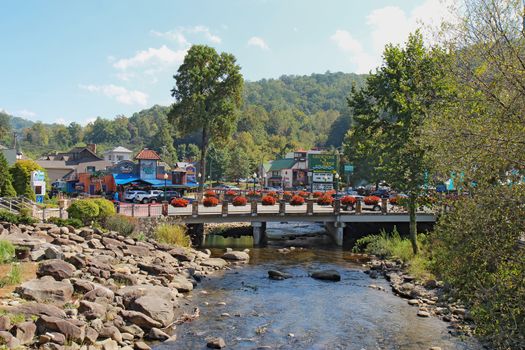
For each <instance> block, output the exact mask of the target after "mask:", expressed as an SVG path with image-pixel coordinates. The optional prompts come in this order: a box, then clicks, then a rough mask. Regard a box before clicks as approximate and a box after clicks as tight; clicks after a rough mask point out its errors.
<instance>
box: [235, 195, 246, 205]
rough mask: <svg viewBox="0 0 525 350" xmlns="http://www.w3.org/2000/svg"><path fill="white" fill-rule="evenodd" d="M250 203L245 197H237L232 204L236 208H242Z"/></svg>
mask: <svg viewBox="0 0 525 350" xmlns="http://www.w3.org/2000/svg"><path fill="white" fill-rule="evenodd" d="M247 203H248V200H247V199H246V197H243V196H237V197H235V198H234V199H233V201H232V204H233V205H234V206H236V207H242V206H243V205H246V204H247Z"/></svg>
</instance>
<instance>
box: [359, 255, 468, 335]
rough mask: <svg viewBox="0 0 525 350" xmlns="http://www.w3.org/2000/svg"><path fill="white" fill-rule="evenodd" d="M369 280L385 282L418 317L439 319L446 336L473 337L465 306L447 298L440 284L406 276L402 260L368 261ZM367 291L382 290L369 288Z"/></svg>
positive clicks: (377, 287)
mask: <svg viewBox="0 0 525 350" xmlns="http://www.w3.org/2000/svg"><path fill="white" fill-rule="evenodd" d="M365 266H366V267H367V270H365V273H367V274H368V275H369V276H370V277H371V278H374V279H376V278H385V279H386V280H387V281H389V282H390V286H391V288H392V291H393V292H394V294H396V295H398V296H400V297H401V298H404V299H407V302H408V304H409V305H411V306H413V307H414V308H417V311H415V312H417V316H419V317H438V318H440V319H441V320H443V321H444V322H448V323H449V324H450V325H449V327H448V330H449V333H450V334H452V335H454V336H463V335H468V336H470V335H472V333H473V329H474V324H473V322H472V318H471V316H470V313H469V312H468V310H467V309H466V308H465V305H463V304H462V303H461V301H459V300H454V299H453V298H450V297H448V296H447V293H446V289H445V288H444V286H443V283H442V282H440V281H436V280H428V281H426V282H421V281H418V280H417V279H416V278H414V277H413V276H411V275H409V274H407V273H406V267H407V266H405V265H404V264H403V262H402V261H401V260H379V259H375V258H373V259H371V260H370V261H369V262H368V263H367V264H366V265H365ZM369 287H370V288H374V289H381V288H382V287H379V286H376V285H374V284H371V285H370V286H369Z"/></svg>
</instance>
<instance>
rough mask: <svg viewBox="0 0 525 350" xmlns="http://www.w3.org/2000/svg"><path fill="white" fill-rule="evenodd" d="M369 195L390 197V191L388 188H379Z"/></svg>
mask: <svg viewBox="0 0 525 350" xmlns="http://www.w3.org/2000/svg"><path fill="white" fill-rule="evenodd" d="M370 195H371V196H377V197H379V198H389V197H390V192H389V191H388V190H382V189H379V190H377V191H374V192H372V193H371V194H370Z"/></svg>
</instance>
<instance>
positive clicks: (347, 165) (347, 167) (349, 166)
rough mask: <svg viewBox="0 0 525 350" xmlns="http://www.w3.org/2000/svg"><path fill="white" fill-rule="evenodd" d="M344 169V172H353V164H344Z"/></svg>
mask: <svg viewBox="0 0 525 350" xmlns="http://www.w3.org/2000/svg"><path fill="white" fill-rule="evenodd" d="M344 170H345V174H352V173H353V172H354V166H353V165H351V164H346V165H345V168H344Z"/></svg>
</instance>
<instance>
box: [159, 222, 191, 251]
mask: <svg viewBox="0 0 525 350" xmlns="http://www.w3.org/2000/svg"><path fill="white" fill-rule="evenodd" d="M154 234H155V239H156V240H157V241H158V242H160V243H165V244H169V245H174V246H178V247H186V248H189V247H191V238H190V236H188V235H187V234H186V227H185V226H184V225H177V224H161V225H159V226H157V228H156V229H155V233H154Z"/></svg>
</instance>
